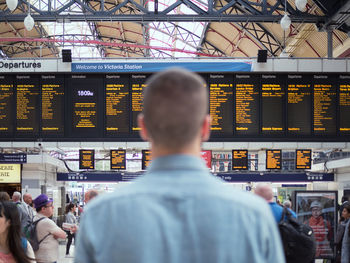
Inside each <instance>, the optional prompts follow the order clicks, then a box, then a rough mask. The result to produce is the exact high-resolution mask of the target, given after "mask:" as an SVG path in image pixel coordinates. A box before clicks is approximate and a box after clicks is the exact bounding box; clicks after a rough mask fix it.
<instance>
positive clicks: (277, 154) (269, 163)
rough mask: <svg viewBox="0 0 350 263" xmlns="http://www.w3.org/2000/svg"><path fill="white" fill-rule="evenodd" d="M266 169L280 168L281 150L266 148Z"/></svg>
mask: <svg viewBox="0 0 350 263" xmlns="http://www.w3.org/2000/svg"><path fill="white" fill-rule="evenodd" d="M266 169H267V170H270V169H282V151H281V150H266Z"/></svg>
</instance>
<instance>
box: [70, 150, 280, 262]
mask: <svg viewBox="0 0 350 263" xmlns="http://www.w3.org/2000/svg"><path fill="white" fill-rule="evenodd" d="M90 262H91V263H92V262H98V263H109V262H120V263H131V262H132V263H136V262H137V263H223V262H225V263H227V262H237V263H244V262H247V263H254V262H261V263H265V262H266V263H283V262H285V260H284V254H283V250H282V245H281V241H280V236H279V233H278V229H277V225H276V222H275V220H274V218H273V216H272V213H271V211H270V208H269V206H268V204H267V203H266V201H264V200H263V199H261V198H259V197H257V196H254V195H253V194H250V193H245V192H242V191H239V190H235V189H233V187H232V186H230V185H227V184H224V183H223V182H222V181H221V180H219V179H218V178H216V177H214V176H213V175H211V174H210V172H209V171H208V169H207V168H206V166H205V164H204V162H203V161H202V160H201V159H200V158H197V157H193V156H187V155H172V156H166V157H161V158H157V159H155V160H153V161H152V164H151V165H150V167H149V169H148V171H147V173H146V174H145V175H144V176H143V177H142V178H139V179H137V180H135V181H134V182H133V183H131V184H127V185H124V186H121V187H118V188H117V190H116V191H115V192H114V193H112V194H105V195H103V196H100V197H98V198H96V199H95V200H92V201H91V203H90V204H89V205H88V206H87V208H86V210H84V213H83V217H82V220H81V227H80V229H79V232H78V239H77V246H76V251H75V263H90Z"/></svg>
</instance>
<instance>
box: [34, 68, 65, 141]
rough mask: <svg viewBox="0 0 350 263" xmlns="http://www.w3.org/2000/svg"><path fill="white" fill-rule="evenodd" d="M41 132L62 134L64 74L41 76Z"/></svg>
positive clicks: (53, 134) (55, 134) (54, 134)
mask: <svg viewBox="0 0 350 263" xmlns="http://www.w3.org/2000/svg"><path fill="white" fill-rule="evenodd" d="M40 86H41V132H42V134H47V135H52V136H62V135H64V110H65V106H64V105H65V104H64V95H65V94H64V76H63V75H54V74H50V75H42V76H41V83H40Z"/></svg>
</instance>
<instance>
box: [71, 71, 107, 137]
mask: <svg viewBox="0 0 350 263" xmlns="http://www.w3.org/2000/svg"><path fill="white" fill-rule="evenodd" d="M101 87H102V78H99V77H98V76H95V75H72V76H71V79H70V82H69V90H70V91H71V107H72V110H71V114H72V132H73V136H75V137H81V136H82V135H84V136H86V137H95V136H96V137H98V135H99V133H98V132H99V128H100V127H99V105H98V104H99V90H101Z"/></svg>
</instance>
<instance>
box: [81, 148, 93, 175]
mask: <svg viewBox="0 0 350 263" xmlns="http://www.w3.org/2000/svg"><path fill="white" fill-rule="evenodd" d="M79 169H84V170H85V169H86V170H88V169H95V150H79Z"/></svg>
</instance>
